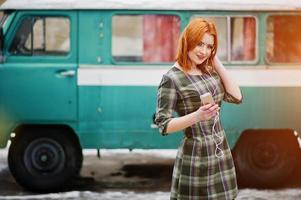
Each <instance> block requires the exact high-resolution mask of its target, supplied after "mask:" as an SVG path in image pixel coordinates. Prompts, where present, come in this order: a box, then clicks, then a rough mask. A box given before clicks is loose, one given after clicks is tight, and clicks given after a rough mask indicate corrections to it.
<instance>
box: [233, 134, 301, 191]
mask: <svg viewBox="0 0 301 200" xmlns="http://www.w3.org/2000/svg"><path fill="white" fill-rule="evenodd" d="M299 151H300V150H299V149H298V142H297V138H296V137H295V136H294V135H293V133H292V132H287V131H286V132H283V131H278V132H275V131H250V132H244V133H243V134H242V135H241V137H240V138H239V140H238V142H237V144H236V146H235V148H234V150H233V158H234V162H235V166H236V173H237V179H238V184H239V186H240V187H255V188H276V187H279V186H282V185H283V184H284V183H286V181H287V180H288V178H289V177H291V176H292V174H293V172H294V169H295V168H296V165H297V161H298V159H300V156H299Z"/></svg>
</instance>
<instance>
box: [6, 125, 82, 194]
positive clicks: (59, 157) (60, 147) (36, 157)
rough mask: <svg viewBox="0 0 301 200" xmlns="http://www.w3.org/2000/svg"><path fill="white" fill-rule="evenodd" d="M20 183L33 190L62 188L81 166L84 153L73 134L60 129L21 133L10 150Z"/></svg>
mask: <svg viewBox="0 0 301 200" xmlns="http://www.w3.org/2000/svg"><path fill="white" fill-rule="evenodd" d="M8 164H9V168H10V171H11V173H12V175H13V176H14V177H15V179H16V180H17V182H18V183H19V184H20V185H22V186H23V187H25V188H26V189H29V190H32V191H43V192H49V191H58V190H61V189H62V187H64V186H66V184H67V183H68V182H69V181H70V180H71V179H72V178H73V177H75V176H76V175H77V174H78V173H79V171H80V168H81V164H82V152H81V148H80V145H79V144H76V143H75V142H74V140H72V139H71V138H70V136H69V134H66V133H65V132H63V131H60V130H41V129H38V130H36V129H33V130H32V129H31V130H26V131H24V132H22V133H20V134H17V136H16V137H15V138H13V140H12V144H11V146H10V148H9V153H8Z"/></svg>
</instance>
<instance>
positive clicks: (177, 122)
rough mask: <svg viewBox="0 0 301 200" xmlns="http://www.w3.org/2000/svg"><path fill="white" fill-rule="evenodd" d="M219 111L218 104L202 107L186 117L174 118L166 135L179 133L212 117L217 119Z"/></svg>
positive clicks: (168, 125)
mask: <svg viewBox="0 0 301 200" xmlns="http://www.w3.org/2000/svg"><path fill="white" fill-rule="evenodd" d="M219 109H220V108H219V106H218V104H215V105H211V104H207V105H204V106H201V107H200V108H199V109H198V110H196V111H195V112H192V113H190V114H187V115H184V116H182V117H175V118H172V119H171V120H170V121H169V122H168V124H167V128H166V133H174V132H177V131H181V130H183V129H185V128H187V127H189V126H192V125H193V124H196V123H198V122H200V121H204V120H209V119H211V118H212V117H215V115H216V114H217V112H218V111H219Z"/></svg>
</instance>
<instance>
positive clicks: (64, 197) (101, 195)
mask: <svg viewBox="0 0 301 200" xmlns="http://www.w3.org/2000/svg"><path fill="white" fill-rule="evenodd" d="M7 153H8V149H7V148H6V149H1V150H0V171H1V170H4V169H7V161H6V159H7ZM96 153H97V152H96V150H84V156H87V157H89V156H90V157H91V156H96ZM176 153H177V151H176V150H141V149H136V150H133V151H129V150H124V149H116V150H106V149H105V150H101V151H100V154H101V157H102V158H104V159H106V158H108V157H113V158H115V157H116V158H122V157H124V156H126V157H128V158H131V157H137V155H138V157H139V155H141V157H152V158H156V157H161V158H162V157H163V158H167V159H173V158H175V156H176ZM92 159H93V157H92ZM2 184H4V183H2V182H0V190H1V185H2ZM133 190H134V189H133ZM138 191H139V190H138ZM19 194H20V193H19ZM8 199H9V200H18V199H22V200H23V199H24V200H36V199H45V200H86V199H88V200H99V199H101V200H128V199H131V200H143V199H150V200H168V199H169V192H149V191H148V192H141V191H139V192H137V191H130V190H129V191H118V190H116V189H115V190H112V189H105V190H103V191H101V192H92V191H70V192H62V193H50V194H36V195H35V194H29V195H28V194H26V195H24V193H23V194H21V195H18V193H17V192H16V193H13V194H9V195H2V196H1V195H0V200H8ZM258 199H260V200H283V199H289V200H290V199H292V200H297V199H301V189H282V190H256V189H243V190H240V192H239V195H238V197H237V200H258Z"/></svg>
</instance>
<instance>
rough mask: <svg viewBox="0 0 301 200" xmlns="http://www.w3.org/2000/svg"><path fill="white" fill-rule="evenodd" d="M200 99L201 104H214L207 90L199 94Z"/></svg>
mask: <svg viewBox="0 0 301 200" xmlns="http://www.w3.org/2000/svg"><path fill="white" fill-rule="evenodd" d="M200 99H201V101H202V103H203V105H206V104H211V105H214V104H215V102H214V99H213V97H212V95H211V94H210V93H209V92H207V93H205V94H203V95H201V96H200Z"/></svg>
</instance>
